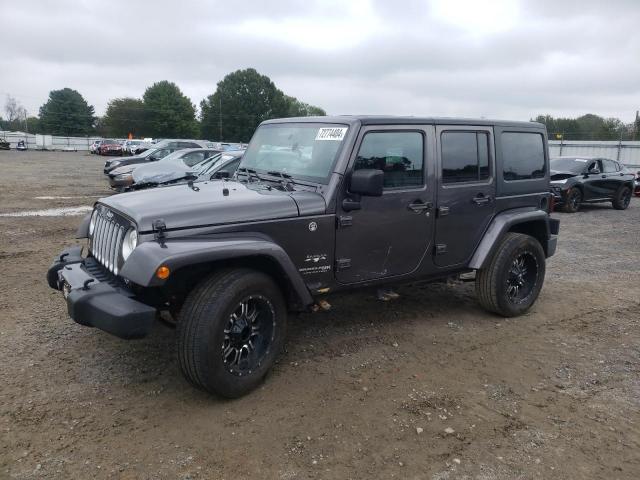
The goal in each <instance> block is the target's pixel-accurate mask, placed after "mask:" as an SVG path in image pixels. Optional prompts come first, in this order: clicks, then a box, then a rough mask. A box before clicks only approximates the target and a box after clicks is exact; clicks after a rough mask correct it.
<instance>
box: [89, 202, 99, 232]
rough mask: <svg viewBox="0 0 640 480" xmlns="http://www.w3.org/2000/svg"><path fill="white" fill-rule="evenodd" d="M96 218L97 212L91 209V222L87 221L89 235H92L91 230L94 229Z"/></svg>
mask: <svg viewBox="0 0 640 480" xmlns="http://www.w3.org/2000/svg"><path fill="white" fill-rule="evenodd" d="M97 216H98V210H96V209H95V208H94V209H93V213H92V214H91V220H89V235H93V230H94V229H95V228H96V217H97Z"/></svg>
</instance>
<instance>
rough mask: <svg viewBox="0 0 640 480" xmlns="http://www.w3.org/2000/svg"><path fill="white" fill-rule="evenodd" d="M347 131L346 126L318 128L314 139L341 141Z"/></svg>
mask: <svg viewBox="0 0 640 480" xmlns="http://www.w3.org/2000/svg"><path fill="white" fill-rule="evenodd" d="M346 133H347V127H336V128H333V127H332V128H321V129H320V130H318V134H317V135H316V140H333V141H337V142H339V141H341V140H342V139H343V138H344V136H345V134H346Z"/></svg>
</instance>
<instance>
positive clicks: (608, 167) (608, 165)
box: [602, 160, 616, 173]
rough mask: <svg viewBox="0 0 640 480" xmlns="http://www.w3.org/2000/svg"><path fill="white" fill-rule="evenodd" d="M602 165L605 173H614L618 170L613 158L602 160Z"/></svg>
mask: <svg viewBox="0 0 640 480" xmlns="http://www.w3.org/2000/svg"><path fill="white" fill-rule="evenodd" d="M602 167H603V168H604V173H614V172H615V171H616V167H615V165H614V164H613V162H612V161H611V160H602Z"/></svg>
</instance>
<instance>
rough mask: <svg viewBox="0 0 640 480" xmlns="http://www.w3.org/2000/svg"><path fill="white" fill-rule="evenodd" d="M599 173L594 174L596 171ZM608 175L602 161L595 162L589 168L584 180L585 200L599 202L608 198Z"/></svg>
mask: <svg viewBox="0 0 640 480" xmlns="http://www.w3.org/2000/svg"><path fill="white" fill-rule="evenodd" d="M596 170H597V171H598V173H593V172H594V171H596ZM606 180H607V175H606V174H605V173H604V171H603V166H602V160H593V161H592V162H590V163H589V166H588V167H587V175H586V176H585V178H584V179H583V182H582V186H583V189H584V190H583V192H584V200H598V199H600V198H606V197H607V195H608V194H607V186H606Z"/></svg>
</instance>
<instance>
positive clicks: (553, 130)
mask: <svg viewBox="0 0 640 480" xmlns="http://www.w3.org/2000/svg"><path fill="white" fill-rule="evenodd" d="M535 121H536V122H540V123H544V125H545V126H546V127H547V132H548V134H549V138H551V139H552V140H555V139H559V138H564V139H565V140H618V139H620V138H621V135H622V139H623V140H625V139H628V138H629V137H630V133H629V130H628V129H627V128H626V127H625V125H624V123H622V121H620V120H619V119H617V118H603V117H600V116H598V115H594V114H592V113H588V114H586V115H582V116H580V117H578V118H554V117H552V116H551V115H538V116H537V117H536V118H535Z"/></svg>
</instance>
